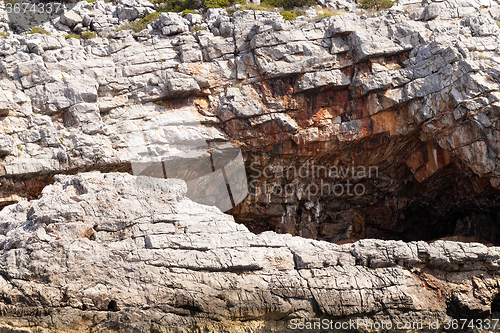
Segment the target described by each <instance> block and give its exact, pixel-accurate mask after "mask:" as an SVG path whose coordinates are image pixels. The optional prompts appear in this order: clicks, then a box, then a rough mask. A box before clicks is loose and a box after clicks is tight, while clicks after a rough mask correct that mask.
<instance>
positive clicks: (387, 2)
mask: <svg viewBox="0 0 500 333" xmlns="http://www.w3.org/2000/svg"><path fill="white" fill-rule="evenodd" d="M394 3H395V2H394V1H392V0H359V4H360V5H361V8H363V9H375V10H376V11H379V10H383V9H388V8H391V7H392V6H394Z"/></svg>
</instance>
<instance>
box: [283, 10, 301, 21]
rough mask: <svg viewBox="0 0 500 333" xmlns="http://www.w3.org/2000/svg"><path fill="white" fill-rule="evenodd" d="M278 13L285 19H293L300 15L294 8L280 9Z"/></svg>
mask: <svg viewBox="0 0 500 333" xmlns="http://www.w3.org/2000/svg"><path fill="white" fill-rule="evenodd" d="M280 14H281V16H283V18H284V19H285V20H288V21H291V20H295V19H296V18H297V17H299V16H300V13H299V12H297V11H295V10H285V11H282V12H281V13H280Z"/></svg>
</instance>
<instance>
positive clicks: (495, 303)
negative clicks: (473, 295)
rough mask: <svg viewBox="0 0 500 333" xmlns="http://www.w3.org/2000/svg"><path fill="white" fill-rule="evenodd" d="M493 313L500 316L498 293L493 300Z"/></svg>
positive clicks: (499, 296) (499, 297)
mask: <svg viewBox="0 0 500 333" xmlns="http://www.w3.org/2000/svg"><path fill="white" fill-rule="evenodd" d="M491 313H492V314H495V316H496V317H498V316H500V294H497V295H496V296H495V298H493V301H492V302H491Z"/></svg>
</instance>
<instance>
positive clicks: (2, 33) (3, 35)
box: [0, 31, 10, 37]
mask: <svg viewBox="0 0 500 333" xmlns="http://www.w3.org/2000/svg"><path fill="white" fill-rule="evenodd" d="M9 36H10V35H9V33H8V32H7V31H3V32H0V37H9Z"/></svg>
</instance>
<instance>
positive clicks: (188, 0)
mask: <svg viewBox="0 0 500 333" xmlns="http://www.w3.org/2000/svg"><path fill="white" fill-rule="evenodd" d="M155 2H156V3H157V4H159V7H160V11H165V12H178V13H179V12H182V11H184V10H193V9H199V8H201V7H202V6H203V0H156V1H155Z"/></svg>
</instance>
